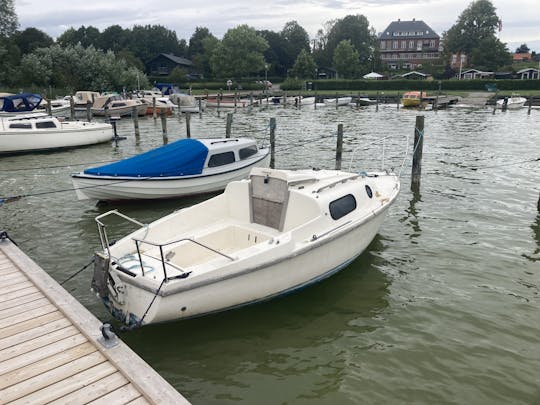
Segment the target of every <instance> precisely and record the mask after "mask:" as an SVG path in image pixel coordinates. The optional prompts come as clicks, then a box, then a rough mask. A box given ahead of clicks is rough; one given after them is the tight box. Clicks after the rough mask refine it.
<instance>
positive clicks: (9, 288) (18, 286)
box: [0, 280, 33, 296]
mask: <svg viewBox="0 0 540 405" xmlns="http://www.w3.org/2000/svg"><path fill="white" fill-rule="evenodd" d="M32 285H33V284H32V283H31V282H30V281H28V280H27V281H23V282H17V283H14V284H8V285H4V284H3V285H2V286H1V287H0V296H2V295H4V294H8V293H10V292H13V291H17V290H22V289H23V288H28V287H31V286H32Z"/></svg>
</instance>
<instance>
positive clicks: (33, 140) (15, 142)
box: [0, 113, 114, 153]
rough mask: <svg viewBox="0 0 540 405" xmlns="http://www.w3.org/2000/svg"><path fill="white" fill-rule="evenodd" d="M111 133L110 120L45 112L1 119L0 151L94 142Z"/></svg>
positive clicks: (109, 137)
mask: <svg viewBox="0 0 540 405" xmlns="http://www.w3.org/2000/svg"><path fill="white" fill-rule="evenodd" d="M113 137H114V133H113V130H112V126H111V125H110V124H105V123H98V122H84V121H64V120H59V119H58V118H57V117H51V116H48V115H47V114H44V113H33V114H25V115H18V116H14V117H8V118H2V119H0V153H21V152H33V151H41V150H50V149H58V148H71V147H75V146H84V145H93V144H96V143H101V142H107V141H110V140H111V139H112V138H113Z"/></svg>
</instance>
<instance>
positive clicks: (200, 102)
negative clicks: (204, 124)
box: [199, 98, 202, 118]
mask: <svg viewBox="0 0 540 405" xmlns="http://www.w3.org/2000/svg"><path fill="white" fill-rule="evenodd" d="M199 118H202V99H201V98H199Z"/></svg>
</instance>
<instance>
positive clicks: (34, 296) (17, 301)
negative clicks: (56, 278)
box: [0, 291, 44, 310]
mask: <svg viewBox="0 0 540 405" xmlns="http://www.w3.org/2000/svg"><path fill="white" fill-rule="evenodd" d="M42 297H44V295H43V294H42V293H40V292H39V291H36V292H34V293H32V294H27V295H23V296H22V297H18V298H14V299H12V300H9V301H6V302H4V303H2V305H0V307H1V308H2V310H4V309H9V308H13V307H17V306H19V305H23V304H26V303H27V302H32V301H35V300H37V299H40V298H42Z"/></svg>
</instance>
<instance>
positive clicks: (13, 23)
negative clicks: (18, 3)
mask: <svg viewBox="0 0 540 405" xmlns="http://www.w3.org/2000/svg"><path fill="white" fill-rule="evenodd" d="M18 27H19V20H18V18H17V14H16V13H15V7H14V6H13V0H0V37H6V38H7V37H9V36H11V35H12V34H14V33H15V30H16V29H17V28H18Z"/></svg>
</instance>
